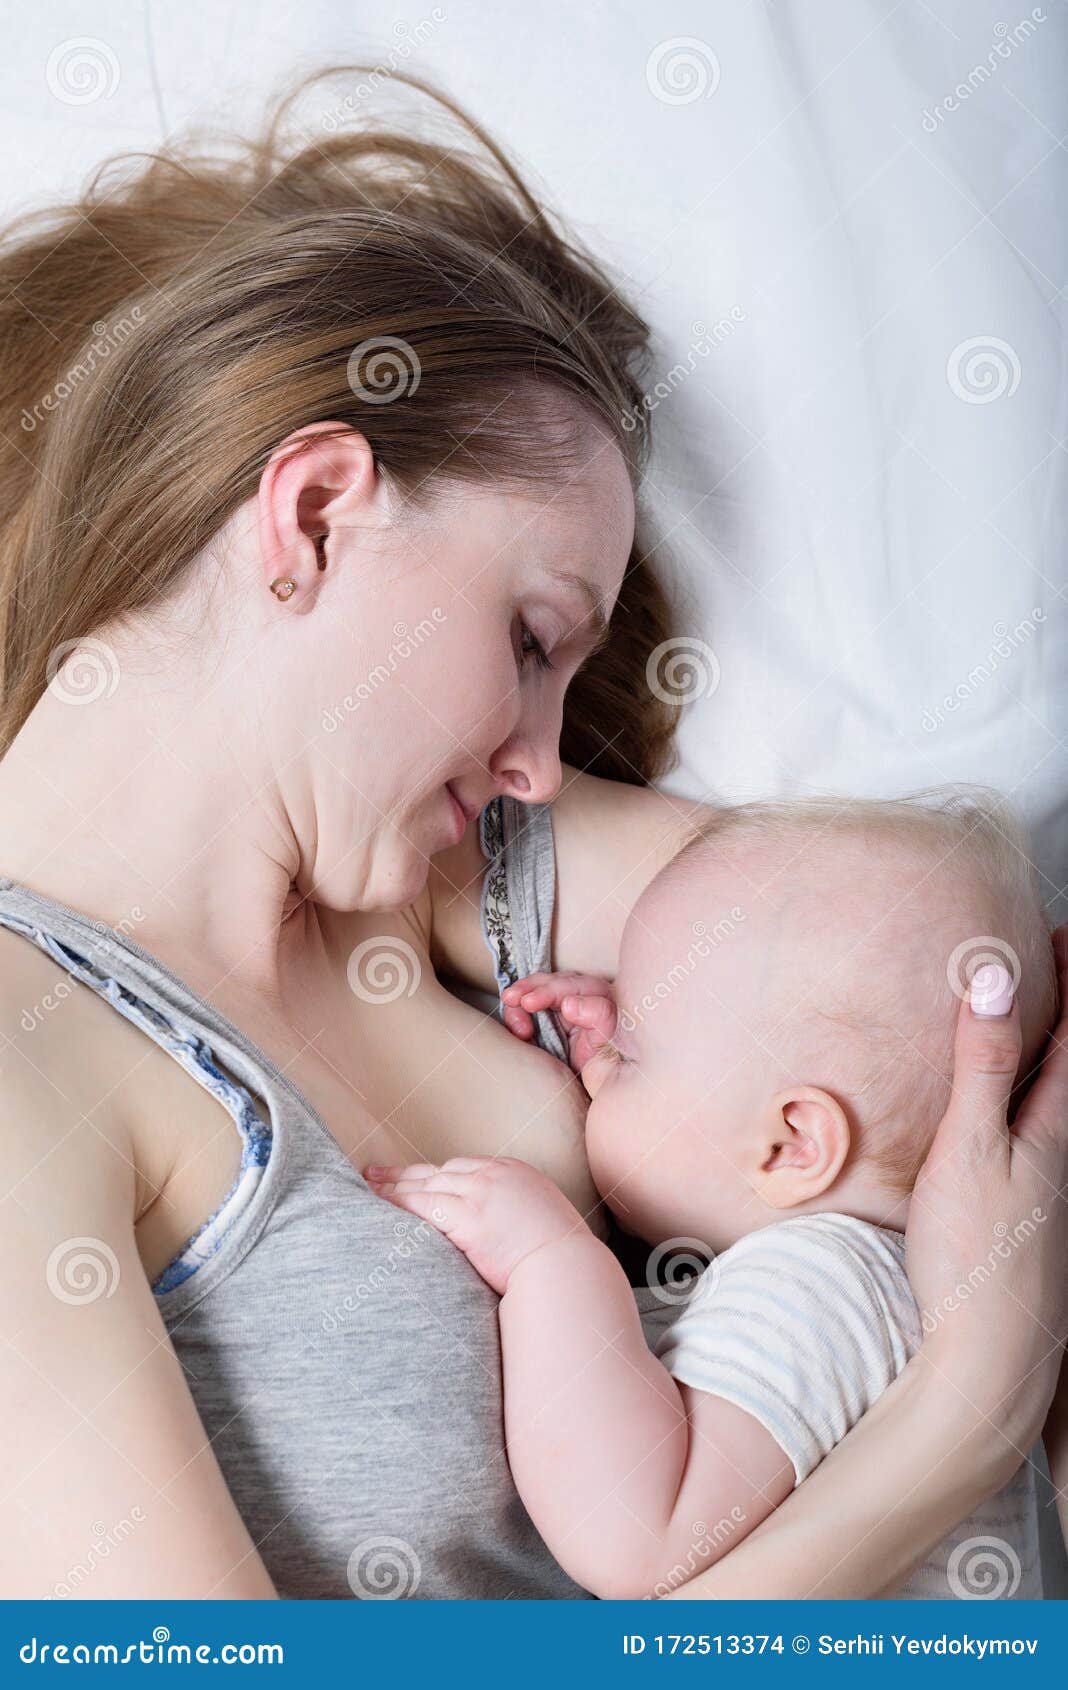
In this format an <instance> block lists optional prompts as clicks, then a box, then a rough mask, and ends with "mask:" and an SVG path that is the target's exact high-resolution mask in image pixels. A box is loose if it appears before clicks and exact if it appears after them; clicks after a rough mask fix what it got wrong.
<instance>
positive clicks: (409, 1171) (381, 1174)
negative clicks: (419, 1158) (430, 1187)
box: [363, 1162, 438, 1185]
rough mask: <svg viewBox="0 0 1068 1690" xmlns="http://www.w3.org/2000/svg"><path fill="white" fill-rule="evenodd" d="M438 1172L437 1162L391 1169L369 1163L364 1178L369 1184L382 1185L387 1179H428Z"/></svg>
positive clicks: (364, 1171) (404, 1165)
mask: <svg viewBox="0 0 1068 1690" xmlns="http://www.w3.org/2000/svg"><path fill="white" fill-rule="evenodd" d="M437 1171H438V1164H437V1163H436V1162H403V1163H401V1164H399V1165H393V1166H391V1167H386V1166H384V1165H383V1164H382V1163H381V1162H369V1163H368V1164H367V1167H366V1168H365V1169H364V1170H363V1177H364V1179H365V1180H367V1181H368V1183H369V1184H374V1185H380V1184H381V1183H382V1181H383V1180H387V1179H416V1178H419V1179H428V1178H429V1177H430V1175H431V1174H436V1173H437Z"/></svg>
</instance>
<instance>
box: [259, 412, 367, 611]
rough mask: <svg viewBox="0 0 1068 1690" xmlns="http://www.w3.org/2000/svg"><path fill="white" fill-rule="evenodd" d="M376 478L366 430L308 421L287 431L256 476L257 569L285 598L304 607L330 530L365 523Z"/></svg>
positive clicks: (325, 557)
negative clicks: (363, 431) (302, 425)
mask: <svg viewBox="0 0 1068 1690" xmlns="http://www.w3.org/2000/svg"><path fill="white" fill-rule="evenodd" d="M379 493H380V477H379V475H378V471H377V469H376V466H375V461H374V454H373V452H372V451H371V447H370V445H369V444H368V441H367V439H366V436H364V435H362V434H360V433H358V431H357V430H356V429H354V428H350V427H349V426H348V424H347V423H331V422H323V423H309V425H308V426H307V428H299V429H297V430H295V432H294V433H293V434H290V435H287V437H286V438H285V440H283V442H282V444H281V445H280V446H278V447H277V448H276V449H275V451H273V452H272V453H271V456H270V458H269V459H268V462H267V466H266V468H265V469H264V471H263V474H262V475H261V477H260V486H259V539H260V567H261V570H262V575H263V583H264V586H266V587H268V588H269V589H270V591H271V592H272V593H274V595H275V597H276V598H277V599H278V600H279V602H280V603H283V604H292V605H293V606H294V608H295V609H296V610H298V611H307V610H310V609H311V607H312V605H313V604H314V602H315V597H316V590H317V587H318V583H319V582H320V581H321V580H322V576H323V571H324V570H325V569H326V568H327V567H328V565H329V562H330V559H331V555H332V554H333V555H334V557H335V559H336V556H337V550H338V548H337V547H336V546H331V531H332V530H340V529H342V528H346V527H350V528H351V527H355V526H357V525H358V524H359V523H360V522H361V521H362V523H363V525H364V526H367V525H368V524H369V523H370V522H372V521H373V520H374V517H373V515H372V507H373V506H374V504H375V501H376V498H377V497H378V495H379Z"/></svg>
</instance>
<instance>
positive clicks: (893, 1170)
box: [672, 785, 1057, 1190]
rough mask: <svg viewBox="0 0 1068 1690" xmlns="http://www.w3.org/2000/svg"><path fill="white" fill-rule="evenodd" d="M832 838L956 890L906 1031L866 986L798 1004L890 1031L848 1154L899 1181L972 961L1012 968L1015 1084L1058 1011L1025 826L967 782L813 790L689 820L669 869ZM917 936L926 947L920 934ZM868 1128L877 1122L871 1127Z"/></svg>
mask: <svg viewBox="0 0 1068 1690" xmlns="http://www.w3.org/2000/svg"><path fill="white" fill-rule="evenodd" d="M843 838H848V839H851V840H853V841H854V842H855V843H857V844H858V845H860V846H861V847H862V848H863V849H868V848H870V850H871V853H872V856H871V861H872V863H873V865H875V864H877V863H878V862H879V861H881V860H883V859H882V858H881V857H880V855H879V853H880V850H881V849H887V850H889V851H890V852H891V853H894V852H895V849H896V850H900V852H901V853H902V854H903V855H904V856H905V857H906V858H907V857H908V856H909V855H910V854H916V855H917V857H918V858H919V859H920V861H921V863H922V861H923V859H924V858H926V857H928V856H929V859H930V864H929V867H928V868H927V869H926V870H925V872H924V875H923V876H922V877H921V882H920V883H919V884H922V881H923V879H925V878H926V876H927V875H933V874H935V873H939V874H945V873H946V872H948V873H949V874H951V875H953V877H954V883H955V887H956V885H957V884H959V896H958V895H957V892H956V890H955V891H954V896H953V898H952V907H951V908H947V910H946V912H945V918H944V919H943V920H941V921H939V923H938V924H937V926H932V928H931V932H930V946H931V952H930V966H929V968H928V969H927V970H926V972H925V974H924V975H923V977H922V980H921V982H920V984H921V994H920V996H921V1002H922V1003H923V1004H924V1005H926V1004H927V1000H928V999H930V1000H931V1002H930V1004H929V1013H928V1025H927V1026H925V1027H924V1028H923V1031H922V1032H921V1033H920V1034H919V1035H917V1036H910V1035H909V1034H908V1033H906V1034H905V1035H904V1037H902V1034H901V1031H900V1026H899V1022H898V1018H896V1017H895V1013H894V1008H893V1005H892V1004H888V1005H881V1004H880V1002H879V999H878V993H877V990H876V991H874V992H873V993H872V994H871V995H869V994H868V993H867V992H865V993H864V994H857V996H856V998H855V999H854V1000H852V1001H847V1002H846V1003H844V1004H843V1005H842V1007H841V1008H840V1009H837V1008H835V1007H830V1008H826V1007H820V1008H818V1009H816V1010H812V1009H811V1006H809V1007H807V1008H806V1010H805V1013H806V1014H810V1015H815V1016H818V1017H819V1019H820V1021H821V1022H825V1021H829V1022H831V1023H832V1024H833V1025H836V1026H838V1027H841V1028H842V1029H843V1030H848V1031H852V1032H854V1033H857V1034H860V1035H862V1036H864V1037H866V1038H868V1039H871V1040H874V1041H876V1042H877V1041H878V1040H879V1039H880V1038H881V1037H882V1035H884V1034H886V1033H887V1032H888V1031H889V1032H892V1033H893V1034H894V1035H895V1043H894V1044H893V1045H887V1047H886V1048H887V1050H892V1051H893V1053H894V1054H893V1057H892V1059H889V1060H884V1062H883V1063H881V1064H879V1065H878V1067H879V1070H880V1071H879V1074H878V1077H877V1078H876V1079H874V1080H873V1082H872V1084H871V1086H870V1088H869V1089H868V1093H867V1095H866V1096H865V1099H864V1101H865V1105H866V1109H865V1114H866V1117H867V1123H866V1124H867V1129H868V1130H867V1131H866V1132H865V1134H864V1135H863V1136H864V1140H865V1142H864V1144H863V1145H862V1146H861V1153H862V1154H864V1155H866V1156H869V1157H871V1158H873V1159H874V1160H876V1161H878V1162H879V1164H880V1165H881V1167H882V1170H883V1172H884V1173H885V1174H886V1175H887V1176H888V1177H889V1178H890V1179H891V1180H892V1181H893V1183H894V1184H895V1185H897V1186H899V1187H900V1188H902V1189H906V1190H908V1189H911V1186H912V1184H913V1183H914V1182H915V1177H916V1174H917V1173H918V1171H919V1167H920V1165H921V1163H922V1161H923V1158H924V1156H925V1155H926V1152H927V1149H928V1147H929V1143H930V1138H931V1136H932V1134H933V1132H934V1129H935V1127H936V1126H937V1123H938V1121H939V1119H940V1118H941V1115H942V1114H943V1113H944V1111H945V1108H946V1106H947V1105H948V1102H949V1094H950V1089H951V1074H952V1045H953V1035H954V1031H955V1026H956V1019H957V1005H958V1003H959V1001H960V999H961V998H962V997H963V996H964V995H965V992H966V991H967V988H968V986H969V984H970V981H971V978H972V976H973V975H974V973H975V970H976V969H977V968H978V967H979V966H980V965H981V964H982V963H985V962H1001V963H1003V964H1004V966H1005V967H1006V968H1008V970H1009V972H1010V973H1011V975H1012V977H1013V983H1014V987H1015V990H1016V997H1017V1002H1018V1003H1019V1007H1020V1018H1021V1024H1022V1027H1023V1058H1022V1062H1021V1068H1020V1074H1019V1078H1018V1087H1019V1086H1021V1085H1022V1084H1023V1083H1024V1082H1025V1081H1026V1080H1027V1079H1029V1078H1030V1077H1031V1076H1032V1074H1033V1072H1034V1069H1035V1066H1036V1064H1037V1062H1038V1061H1039V1059H1040V1057H1041V1053H1042V1050H1043V1048H1044V1046H1045V1043H1046V1039H1047V1037H1048V1034H1049V1031H1050V1029H1051V1027H1052V1025H1053V1023H1054V1020H1055V1018H1056V1011H1057V980H1056V969H1055V966H1054V957H1053V947H1052V944H1051V941H1050V922H1049V918H1048V916H1047V914H1046V911H1045V910H1044V908H1043V905H1042V899H1041V896H1040V893H1039V879H1038V874H1037V871H1036V869H1035V866H1034V863H1033V861H1032V858H1031V842H1030V839H1029V836H1028V833H1027V830H1026V828H1025V827H1024V825H1023V823H1022V821H1021V819H1020V817H1019V816H1018V815H1017V813H1016V812H1015V810H1014V809H1013V807H1012V806H1011V804H1009V803H1008V801H1007V800H1006V799H1004V798H1003V797H1002V796H1001V795H1000V794H998V793H996V792H993V791H991V790H989V789H988V788H985V787H980V786H964V785H954V786H941V787H930V788H926V789H924V790H922V791H917V792H912V793H909V794H906V795H905V796H903V797H899V798H887V799H883V798H841V797H833V796H824V795H819V796H812V797H807V796H806V797H802V798H781V799H780V798H777V799H765V800H757V801H752V802H748V803H738V804H731V805H726V806H725V807H723V808H722V809H718V810H716V811H715V812H714V813H712V814H711V815H708V816H706V817H705V818H703V819H702V820H701V822H700V823H699V824H698V825H697V826H695V827H694V828H693V830H692V831H691V833H690V834H689V835H688V837H687V838H686V840H685V842H684V844H683V846H682V848H681V850H680V851H679V853H678V855H677V856H676V858H675V859H674V864H673V865H672V867H674V865H678V866H679V867H681V868H685V867H690V868H692V869H698V868H699V867H700V864H701V862H702V860H703V858H704V855H705V853H706V852H711V853H713V854H716V853H718V852H719V851H720V850H723V851H728V852H729V851H733V850H734V849H735V848H736V847H737V846H739V845H744V846H746V847H748V846H750V845H752V846H754V847H757V846H759V845H760V843H761V842H766V843H768V844H769V845H771V846H773V847H775V846H781V845H784V844H785V845H787V846H789V845H790V844H791V843H792V842H793V841H794V840H796V841H797V843H798V851H797V855H796V857H795V858H788V859H787V861H788V863H791V864H792V863H794V862H796V863H798V864H800V863H801V862H802V860H803V857H804V849H803V844H804V845H805V846H811V845H812V844H813V843H814V842H817V841H820V840H826V842H827V844H828V845H831V844H834V843H840V842H841V841H842V840H843ZM754 857H755V853H754ZM864 860H867V859H866V858H865V859H864ZM958 868H959V870H960V874H959V882H958V877H957V876H956V872H955V871H956V870H957V869H958ZM876 872H877V869H876V868H875V867H874V866H873V874H874V873H876ZM918 938H919V942H920V944H921V945H925V944H926V939H927V935H926V933H920V934H919V935H918ZM950 939H952V941H953V942H952V943H950V942H949V941H950ZM943 948H944V950H945V954H944V955H943ZM924 987H926V988H927V990H926V991H924V990H923V989H922V988H924ZM881 1125H885V1126H886V1127H887V1131H886V1132H885V1133H883V1132H876V1133H873V1132H872V1131H871V1130H870V1129H871V1128H873V1127H876V1128H877V1127H879V1126H881ZM899 1129H900V1130H899Z"/></svg>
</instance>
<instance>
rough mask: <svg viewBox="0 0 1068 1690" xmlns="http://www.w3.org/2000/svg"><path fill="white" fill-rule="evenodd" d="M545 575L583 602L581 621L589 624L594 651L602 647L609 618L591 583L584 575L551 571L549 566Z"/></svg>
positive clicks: (566, 571)
mask: <svg viewBox="0 0 1068 1690" xmlns="http://www.w3.org/2000/svg"><path fill="white" fill-rule="evenodd" d="M545 573H546V575H550V576H551V577H552V579H553V580H554V581H559V582H560V584H561V586H564V587H570V588H572V590H573V591H575V592H577V593H578V594H579V596H580V597H581V598H582V599H584V600H585V603H586V615H585V616H584V617H583V621H584V622H585V621H588V622H589V624H590V640H591V642H592V644H593V647H594V650H596V649H597V648H598V647H600V646H602V645H603V644H604V642H605V640H606V639H607V638H608V622H609V618H608V613H607V611H606V610H605V608H604V603H603V600H602V598H601V595H600V593H599V592H598V591H597V589H596V587H595V586H594V585H593V583H592V581H587V579H586V577H585V575H576V574H575V573H574V571H573V570H571V569H553V568H552V567H551V566H549V565H546V566H545Z"/></svg>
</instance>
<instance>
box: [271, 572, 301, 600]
mask: <svg viewBox="0 0 1068 1690" xmlns="http://www.w3.org/2000/svg"><path fill="white" fill-rule="evenodd" d="M296 590H297V583H296V582H295V581H294V580H293V577H292V576H291V575H278V576H276V577H275V579H274V580H273V581H272V582H271V592H272V593H273V594H274V596H275V598H276V599H281V600H282V603H283V604H284V603H285V601H286V599H291V598H292V597H293V594H294V593H295V592H296Z"/></svg>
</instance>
